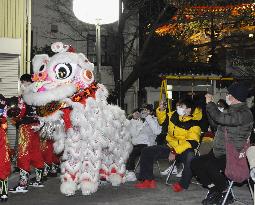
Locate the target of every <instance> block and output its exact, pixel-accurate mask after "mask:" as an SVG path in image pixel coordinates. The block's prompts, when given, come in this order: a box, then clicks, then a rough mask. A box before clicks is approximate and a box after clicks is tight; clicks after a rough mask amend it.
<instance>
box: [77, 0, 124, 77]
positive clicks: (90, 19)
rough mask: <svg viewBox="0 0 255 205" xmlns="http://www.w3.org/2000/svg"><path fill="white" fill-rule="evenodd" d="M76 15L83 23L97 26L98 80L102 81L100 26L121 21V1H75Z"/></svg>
mask: <svg viewBox="0 0 255 205" xmlns="http://www.w3.org/2000/svg"><path fill="white" fill-rule="evenodd" d="M73 12H74V15H75V16H76V17H77V18H78V19H79V20H81V21H83V22H85V23H88V24H94V25H95V26H96V58H97V69H96V79H97V80H98V81H99V80H100V73H99V72H100V68H101V45H100V44H101V42H100V26H101V25H103V24H109V23H113V22H115V21H117V20H118V19H119V0H73Z"/></svg>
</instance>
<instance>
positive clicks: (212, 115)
mask: <svg viewBox="0 0 255 205" xmlns="http://www.w3.org/2000/svg"><path fill="white" fill-rule="evenodd" d="M206 111H207V115H208V119H209V121H210V123H211V124H212V125H213V126H215V125H216V126H217V131H216V133H215V138H214V141H213V153H214V155H215V156H216V157H220V156H222V155H225V154H226V152H225V140H224V131H225V128H226V129H227V133H228V138H229V140H230V141H231V142H233V143H234V145H235V147H236V148H237V149H238V151H240V150H241V149H242V148H243V145H244V143H245V141H246V139H247V138H248V137H249V135H250V133H251V130H252V125H253V116H252V113H251V111H250V109H249V108H248V107H247V105H246V103H239V104H235V105H231V106H230V107H229V109H228V110H227V112H221V111H219V110H218V108H217V106H216V104H215V103H212V102H211V103H208V104H207V106H206Z"/></svg>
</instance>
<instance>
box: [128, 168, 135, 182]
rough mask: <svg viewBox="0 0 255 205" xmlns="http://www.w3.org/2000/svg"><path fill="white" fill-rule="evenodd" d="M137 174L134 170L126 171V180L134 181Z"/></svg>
mask: <svg viewBox="0 0 255 205" xmlns="http://www.w3.org/2000/svg"><path fill="white" fill-rule="evenodd" d="M136 180H137V178H136V175H135V173H134V172H130V171H126V181H127V182H134V181H136Z"/></svg>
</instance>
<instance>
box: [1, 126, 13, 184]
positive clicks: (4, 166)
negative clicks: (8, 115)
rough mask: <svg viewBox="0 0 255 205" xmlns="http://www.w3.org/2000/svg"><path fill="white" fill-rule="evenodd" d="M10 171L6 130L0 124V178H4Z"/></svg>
mask: <svg viewBox="0 0 255 205" xmlns="http://www.w3.org/2000/svg"><path fill="white" fill-rule="evenodd" d="M10 173H11V162H10V156H9V147H8V144H7V135H6V131H5V130H4V129H3V128H2V127H1V126H0V180H5V179H6V178H7V177H8V176H9V175H10Z"/></svg>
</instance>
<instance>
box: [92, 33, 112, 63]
mask: <svg viewBox="0 0 255 205" xmlns="http://www.w3.org/2000/svg"><path fill="white" fill-rule="evenodd" d="M87 42H88V44H87V45H88V46H87V57H88V59H89V60H90V61H91V62H93V63H95V64H96V63H97V62H96V61H97V58H96V35H91V34H89V35H88V37H87ZM107 51H108V37H107V36H103V35H101V64H102V65H109V64H110V62H109V60H110V56H109V54H108V52H107Z"/></svg>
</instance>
